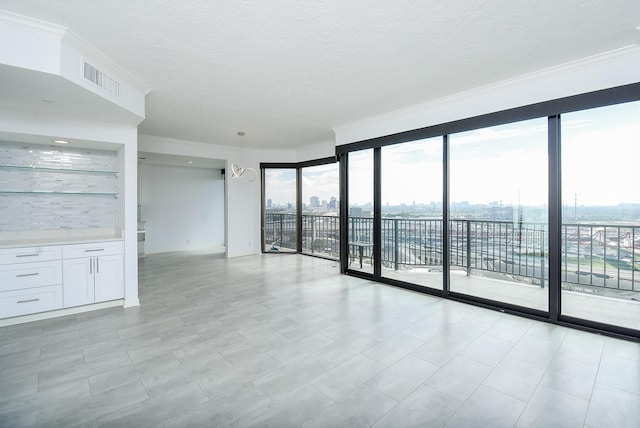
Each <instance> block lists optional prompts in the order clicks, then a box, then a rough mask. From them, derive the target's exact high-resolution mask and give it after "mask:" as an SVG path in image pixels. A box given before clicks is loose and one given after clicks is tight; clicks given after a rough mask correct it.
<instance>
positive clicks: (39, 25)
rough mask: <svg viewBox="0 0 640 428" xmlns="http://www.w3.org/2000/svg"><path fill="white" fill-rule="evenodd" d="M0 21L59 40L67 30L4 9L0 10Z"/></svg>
mask: <svg viewBox="0 0 640 428" xmlns="http://www.w3.org/2000/svg"><path fill="white" fill-rule="evenodd" d="M0 23H1V24H5V25H10V26H12V27H15V28H20V29H22V30H27V31H33V32H36V33H40V34H44V35H46V36H50V37H55V38H57V39H60V40H61V39H62V37H64V35H65V33H66V32H67V28H66V27H63V26H61V25H57V24H52V23H50V22H46V21H41V20H39V19H35V18H30V17H28V16H23V15H18V14H15V13H11V12H7V11H5V10H0Z"/></svg>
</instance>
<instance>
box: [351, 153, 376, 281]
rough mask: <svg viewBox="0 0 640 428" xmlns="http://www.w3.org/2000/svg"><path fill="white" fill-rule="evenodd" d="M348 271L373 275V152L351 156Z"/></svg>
mask: <svg viewBox="0 0 640 428" xmlns="http://www.w3.org/2000/svg"><path fill="white" fill-rule="evenodd" d="M348 175H349V193H348V197H347V199H348V201H349V207H348V209H349V211H348V217H347V218H348V222H347V239H348V251H349V254H348V255H347V257H348V267H349V269H352V270H356V271H361V272H367V273H370V274H373V150H362V151H357V152H352V153H349V171H348Z"/></svg>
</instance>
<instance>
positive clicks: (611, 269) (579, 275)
mask: <svg viewBox="0 0 640 428" xmlns="http://www.w3.org/2000/svg"><path fill="white" fill-rule="evenodd" d="M639 99H640V83H635V84H631V85H626V86H620V87H616V88H610V89H606V90H602V91H597V92H592V93H588V94H581V95H575V96H571V97H567V98H562V99H557V100H550V101H546V102H543V103H539V104H534V105H529V106H523V107H518V108H514V109H511V110H506V111H501V112H495V113H490V114H487V115H484V116H476V117H471V118H466V119H461V120H457V121H453V122H448V123H442V124H436V125H433V126H429V127H425V128H420V129H413V130H409V131H405V132H400V133H397V134H391V135H386V136H379V137H376V138H372V139H370V140H363V141H356V142H353V143H351V144H346V145H344V146H338V147H337V148H336V154H337V155H338V157H339V158H340V159H341V170H340V171H341V173H342V176H343V177H344V178H345V180H344V181H343V182H342V183H341V190H342V193H343V194H344V195H345V198H346V199H347V202H348V207H343V210H342V213H343V214H344V215H345V217H346V218H345V220H344V223H343V227H344V229H342V230H341V239H342V241H343V250H344V251H345V253H343V254H342V256H341V268H342V270H343V271H344V272H346V273H349V274H354V275H361V276H366V277H371V278H372V279H374V280H376V281H381V282H386V283H389V284H393V285H399V286H402V287H407V288H410V289H413V290H420V291H423V292H427V293H435V294H438V295H443V296H445V297H449V298H454V299H459V300H463V301H467V302H471V303H474V304H480V305H490V306H493V307H496V308H499V309H500V310H508V311H513V312H517V313H521V314H524V315H528V316H535V317H545V318H547V319H548V320H549V321H551V322H554V323H560V324H565V323H567V324H571V325H575V326H580V327H581V328H593V329H598V330H601V331H607V332H610V333H615V334H621V335H626V336H634V337H637V336H639V335H640V163H639V162H640V101H638V100H639ZM344 241H347V242H344ZM346 248H348V249H349V250H348V252H346Z"/></svg>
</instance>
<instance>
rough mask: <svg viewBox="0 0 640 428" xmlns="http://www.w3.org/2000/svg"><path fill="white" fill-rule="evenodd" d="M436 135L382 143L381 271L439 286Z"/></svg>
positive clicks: (440, 239) (438, 143) (439, 190)
mask: <svg viewBox="0 0 640 428" xmlns="http://www.w3.org/2000/svg"><path fill="white" fill-rule="evenodd" d="M442 148H443V142H442V137H436V138H429V139H425V140H418V141H412V142H409V143H403V144H395V145H392V146H385V147H382V171H381V173H382V207H381V208H382V209H381V213H382V220H381V222H382V223H381V229H382V230H381V235H382V236H381V242H382V250H381V263H382V271H381V272H382V276H383V277H385V278H390V279H396V280H400V281H404V282H409V283H412V284H416V285H420V286H423V287H429V288H434V289H438V290H442V285H443V280H442V278H443V257H442V255H443V253H442V245H443V223H442V213H443V209H442V208H443V207H442V195H443V193H442V177H443V176H442V169H443V168H442Z"/></svg>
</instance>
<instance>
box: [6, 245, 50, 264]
mask: <svg viewBox="0 0 640 428" xmlns="http://www.w3.org/2000/svg"><path fill="white" fill-rule="evenodd" d="M60 258H62V249H61V247H60V246H48V247H22V248H5V249H1V250H0V265H8V264H13V263H30V262H44V261H48V260H60Z"/></svg>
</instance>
